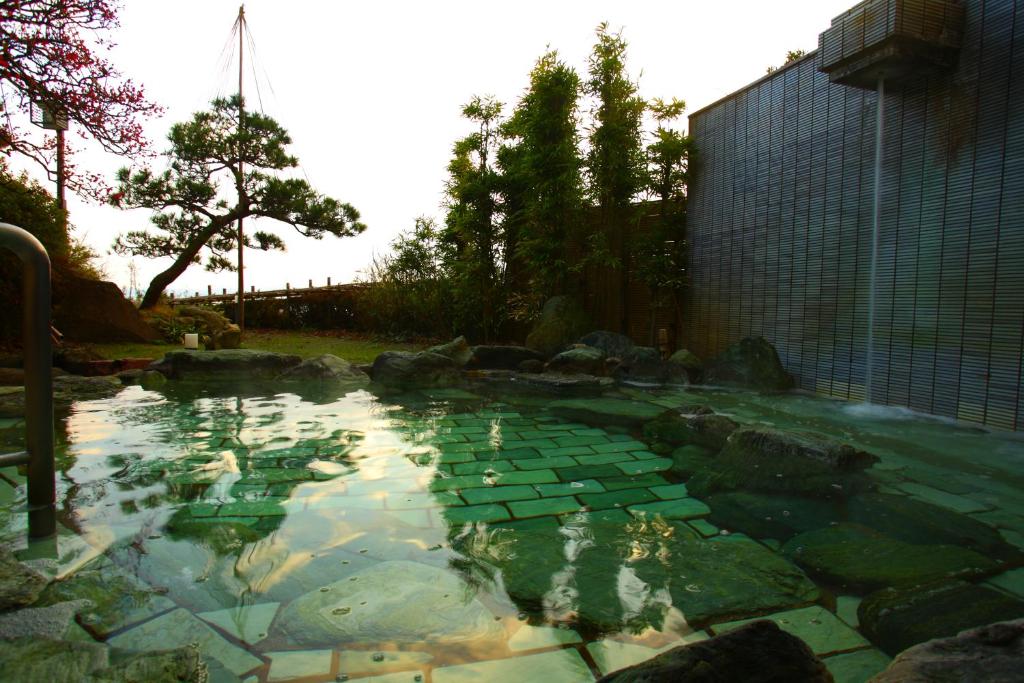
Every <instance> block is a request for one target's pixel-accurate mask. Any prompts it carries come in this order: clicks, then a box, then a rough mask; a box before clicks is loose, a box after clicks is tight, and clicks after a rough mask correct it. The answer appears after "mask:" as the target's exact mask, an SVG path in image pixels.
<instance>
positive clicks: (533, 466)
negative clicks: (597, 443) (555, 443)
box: [512, 455, 576, 470]
mask: <svg viewBox="0 0 1024 683" xmlns="http://www.w3.org/2000/svg"><path fill="white" fill-rule="evenodd" d="M512 464H513V465H515V466H516V469H520V470H542V469H559V468H566V467H572V468H575V467H576V461H575V460H573V459H572V457H571V456H568V455H560V456H557V457H554V458H545V457H541V458H537V459H536V460H513V461H512Z"/></svg>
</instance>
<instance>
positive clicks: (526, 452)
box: [494, 444, 540, 460]
mask: <svg viewBox="0 0 1024 683" xmlns="http://www.w3.org/2000/svg"><path fill="white" fill-rule="evenodd" d="M517 445H518V444H517ZM494 457H495V458H500V459H502V460H532V459H534V458H539V457H540V451H538V450H537V449H536V448H510V449H505V448H503V449H501V450H500V451H498V452H497V453H495V454H494Z"/></svg>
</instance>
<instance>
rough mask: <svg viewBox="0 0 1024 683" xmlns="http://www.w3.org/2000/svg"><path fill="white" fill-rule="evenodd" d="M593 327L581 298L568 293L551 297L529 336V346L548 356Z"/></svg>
mask: <svg viewBox="0 0 1024 683" xmlns="http://www.w3.org/2000/svg"><path fill="white" fill-rule="evenodd" d="M589 327H590V325H589V323H588V320H587V314H586V312H584V310H583V307H582V306H580V304H579V302H577V301H576V300H575V299H573V298H572V297H569V296H554V297H551V298H550V299H548V301H547V303H545V304H544V308H543V309H542V310H541V312H540V319H539V320H538V321H537V324H536V325H535V326H534V328H533V330H531V331H530V334H528V335H527V336H526V346H527V348H530V349H532V350H534V351H536V352H537V353H539V354H540V355H542V356H544V357H545V358H550V357H551V356H554V355H555V354H556V353H558V352H559V351H562V350H563V349H565V348H566V347H567V346H569V344H571V343H572V342H574V341H575V340H576V338H577V337H579V336H580V335H581V334H583V333H585V332H586V331H587V329H588V328H589Z"/></svg>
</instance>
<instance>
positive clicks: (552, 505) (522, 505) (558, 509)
mask: <svg viewBox="0 0 1024 683" xmlns="http://www.w3.org/2000/svg"><path fill="white" fill-rule="evenodd" d="M508 507H509V509H510V510H511V511H512V514H513V515H514V516H515V517H516V518H519V519H521V518H523V517H543V516H544V515H562V514H565V513H568V512H576V511H577V510H579V509H580V507H582V506H581V505H580V503H579V501H578V500H576V499H575V498H573V497H572V496H565V497H562V498H541V499H540V500H524V501H519V502H515V503H509V504H508Z"/></svg>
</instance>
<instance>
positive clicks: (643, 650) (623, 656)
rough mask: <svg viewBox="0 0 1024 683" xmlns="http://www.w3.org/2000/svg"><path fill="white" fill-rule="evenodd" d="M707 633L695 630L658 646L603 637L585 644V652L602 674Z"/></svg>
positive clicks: (704, 636)
mask: <svg viewBox="0 0 1024 683" xmlns="http://www.w3.org/2000/svg"><path fill="white" fill-rule="evenodd" d="M707 639H708V634H707V633H705V632H703V631H696V632H694V633H690V634H688V635H686V636H684V637H683V638H682V639H681V640H678V641H676V642H674V643H669V644H668V645H664V646H662V647H659V648H653V647H647V646H646V645H639V644H636V643H623V642H620V641H618V640H611V639H608V638H606V639H604V640H598V641H595V642H593V643H588V644H587V652H589V653H590V656H591V657H592V658H593V660H594V663H595V664H597V668H598V670H600V672H601V673H602V674H605V675H607V674H609V673H611V672H612V671H618V670H619V669H625V668H626V667H627V666H633V665H634V664H639V663H640V662H646V661H647V660H648V659H651V658H653V657H657V656H658V655H660V654H661V653H662V652H667V651H669V650H671V649H673V648H676V647H679V646H680V645H689V644H691V643H697V642H700V641H702V640H707Z"/></svg>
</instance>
